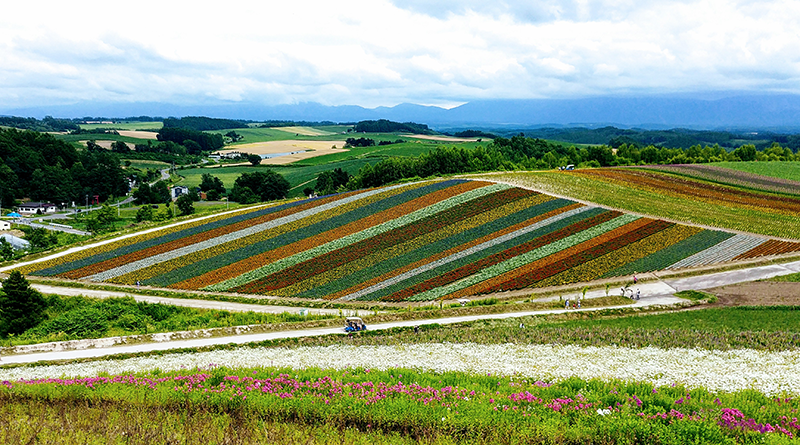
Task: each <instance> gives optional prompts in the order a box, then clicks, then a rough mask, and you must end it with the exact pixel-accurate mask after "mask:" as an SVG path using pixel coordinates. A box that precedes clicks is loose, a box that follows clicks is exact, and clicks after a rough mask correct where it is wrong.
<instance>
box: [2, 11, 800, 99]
mask: <svg viewBox="0 0 800 445" xmlns="http://www.w3.org/2000/svg"><path fill="white" fill-rule="evenodd" d="M67 3H68V2H55V1H45V2H44V4H41V3H35V4H34V3H29V2H26V3H24V2H15V3H13V4H11V5H4V13H3V15H2V16H0V110H1V109H2V108H11V107H15V106H26V105H39V104H48V103H58V102H65V101H79V100H86V99H88V100H98V101H103V100H107V101H152V100H157V101H166V102H170V101H172V102H178V101H186V100H187V98H196V99H195V100H198V101H202V100H225V101H252V102H263V103H275V102H305V101H315V102H321V103H326V104H360V105H366V106H377V105H393V104H396V103H400V102H417V103H451V104H452V103H459V102H462V101H466V100H470V99H476V98H494V97H502V98H531V97H551V96H558V97H572V96H582V95H602V94H615V93H624V92H628V91H638V92H645V93H646V92H659V93H663V92H683V91H693V90H706V89H710V90H726V89H727V90H730V89H754V90H776V91H791V92H798V93H800V83H798V82H797V81H798V77H800V34H798V33H797V32H796V30H797V29H799V28H800V2H796V1H791V0H774V1H757V2H756V1H737V0H709V1H699V0H695V1H690V0H683V1H681V0H657V1H654V2H636V1H633V0H626V1H616V0H615V1H612V0H575V1H558V0H545V1H542V2H528V1H501V2H485V1H477V0H475V1H473V0H462V1H443V2H422V1H406V2H401V1H399V0H398V1H395V2H389V1H387V0H383V1H381V0H375V1H366V0H365V1H361V0H344V1H340V2H320V1H312V0H297V1H293V2H281V3H277V4H273V3H272V2H262V3H255V2H249V1H243V0H233V1H229V2H225V3H224V4H220V3H219V2H213V3H212V2H203V1H200V2H195V3H192V4H191V6H187V5H186V4H185V3H182V2H155V1H142V2H137V3H135V4H125V5H124V6H114V5H113V4H109V3H107V2H99V1H95V2H89V3H88V4H83V5H81V6H80V7H76V6H74V5H69V4H67Z"/></svg>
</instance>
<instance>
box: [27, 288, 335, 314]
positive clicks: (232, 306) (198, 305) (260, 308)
mask: <svg viewBox="0 0 800 445" xmlns="http://www.w3.org/2000/svg"><path fill="white" fill-rule="evenodd" d="M31 287H33V288H34V289H36V290H38V291H39V292H42V293H44V294H56V295H65V296H77V295H83V296H84V297H91V298H121V297H131V298H133V299H134V300H136V301H142V302H145V303H161V304H171V305H173V306H183V307H191V308H195V309H216V310H219V311H231V312H249V311H253V312H261V313H266V314H282V313H284V312H289V313H292V314H299V313H300V311H301V310H306V311H308V313H309V314H314V315H338V314H339V310H338V309H322V308H304V307H302V306H300V307H298V306H272V305H265V304H246V303H231V302H229V301H213V300H192V299H188V298H185V299H184V298H167V297H153V296H150V295H138V294H135V293H131V292H115V291H108V290H96V289H81V288H75V287H60V286H51V285H48V284H37V283H34V284H31Z"/></svg>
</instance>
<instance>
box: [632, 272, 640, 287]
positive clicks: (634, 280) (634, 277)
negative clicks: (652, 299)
mask: <svg viewBox="0 0 800 445" xmlns="http://www.w3.org/2000/svg"><path fill="white" fill-rule="evenodd" d="M638 281H639V280H637V279H636V272H634V273H633V284H636V283H637V282H638Z"/></svg>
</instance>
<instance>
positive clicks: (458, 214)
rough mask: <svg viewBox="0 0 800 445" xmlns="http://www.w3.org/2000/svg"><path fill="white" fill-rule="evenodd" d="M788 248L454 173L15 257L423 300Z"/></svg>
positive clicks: (49, 264) (71, 266)
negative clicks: (42, 255)
mask: <svg viewBox="0 0 800 445" xmlns="http://www.w3.org/2000/svg"><path fill="white" fill-rule="evenodd" d="M625 174H627V173H625ZM637 174H638V173H637ZM796 251H800V243H794V242H787V241H779V240H769V239H766V238H761V237H754V236H750V235H735V236H734V235H733V234H732V233H728V232H723V231H715V230H705V229H700V228H697V227H690V226H685V225H680V224H675V223H670V222H666V221H662V220H657V219H651V218H643V217H638V216H634V215H630V214H624V213H621V212H618V211H609V210H605V209H602V208H598V207H592V206H585V205H582V204H579V203H576V202H574V201H570V200H567V199H557V198H553V197H550V196H547V195H543V194H539V193H537V192H534V191H530V190H525V189H521V188H515V187H511V186H509V185H505V184H493V183H489V182H482V181H468V180H460V179H458V180H447V181H428V182H419V183H413V184H402V185H395V186H390V187H384V188H379V189H370V190H362V191H356V192H348V193H343V194H337V195H331V196H326V197H322V198H317V199H309V200H302V201H293V202H288V203H283V204H280V205H272V206H266V207H264V206H262V207H259V208H255V209H251V210H245V211H240V212H235V213H231V214H228V215H221V216H219V217H215V218H211V219H207V220H202V221H196V222H192V223H189V224H185V225H176V226H173V227H168V228H165V229H163V230H160V231H156V232H153V233H148V234H144V235H141V236H135V237H131V238H128V239H124V240H120V241H116V242H111V243H108V244H105V245H102V246H97V247H95V248H91V249H87V250H83V251H79V252H75V253H71V254H68V255H64V256H61V257H58V258H54V259H50V260H48V261H44V262H41V263H35V264H31V265H27V266H25V267H23V268H21V271H23V272H24V273H27V274H32V275H40V276H58V277H65V278H72V279H82V280H88V281H94V282H113V283H120V284H128V285H133V284H137V283H140V284H144V285H151V286H158V287H171V288H176V289H190V290H192V289H200V290H208V291H215V292H237V293H246V294H261V295H278V296H283V297H294V298H326V299H332V300H368V301H428V300H435V299H452V298H460V297H462V296H468V295H474V294H481V293H491V292H497V291H502V290H510V289H521V288H527V287H545V286H554V285H562V284H570V283H576V282H585V281H591V280H594V279H598V278H603V277H613V276H624V275H628V274H631V273H633V272H644V271H649V270H662V269H676V268H682V267H694V266H700V265H708V264H717V263H722V262H729V261H735V260H740V259H747V258H754V257H758V256H764V255H777V254H784V253H790V252H796Z"/></svg>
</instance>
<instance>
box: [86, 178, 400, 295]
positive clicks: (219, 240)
mask: <svg viewBox="0 0 800 445" xmlns="http://www.w3.org/2000/svg"><path fill="white" fill-rule="evenodd" d="M402 186H406V185H405V184H403V185H402ZM397 187H401V186H399V185H398V186H392V187H387V188H383V189H377V190H370V191H367V192H364V193H359V194H357V195H353V196H348V197H346V198H343V199H339V200H336V201H333V202H329V203H326V204H322V205H319V206H316V207H313V208H311V209H308V210H303V211H300V212H297V213H293V214H291V215H287V216H284V217H282V218H277V219H275V220H272V221H267V222H265V223H261V224H257V225H254V226H250V227H247V228H244V229H242V230H238V231H236V232H231V233H227V234H225V235H221V236H218V237H215V238H211V239H208V240H205V241H201V242H199V243H194V244H191V245H189V246H185V247H181V248H178V249H174V250H170V251H169V252H164V253H162V254H158V255H153V256H150V257H147V258H143V259H141V260H138V261H133V262H130V263H127V264H124V265H122V266H119V267H115V268H113V269H109V270H106V271H104V272H100V273H96V274H94V275H91V276H89V277H87V278H88V279H89V280H91V281H106V280H110V279H112V278H116V277H119V276H121V275H125V274H127V273H130V272H134V271H137V270H139V269H144V268H145V267H149V266H152V265H154V264H158V263H162V262H164V261H169V260H172V259H175V258H178V257H182V256H184V255H189V254H191V253H195V252H198V251H201V250H204V249H208V248H211V247H215V246H218V245H220V244H224V243H228V242H231V241H235V240H237V239H240V238H245V237H247V236H250V235H253V234H256V233H259V232H262V231H264V230H269V229H272V228H275V227H278V226H281V225H284V224H290V223H293V222H295V221H298V220H300V219H303V218H307V217H309V216H313V215H316V214H318V213H322V212H326V211H328V210H331V209H334V208H336V207H339V206H343V205H345V204H349V203H351V202H353V201H357V200H359V199H364V198H367V197H369V196H372V195H375V194H378V193H383V192H386V191H387V190H392V189H394V188H397Z"/></svg>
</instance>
